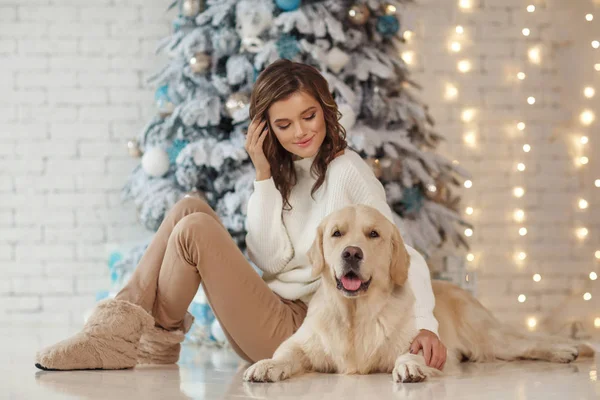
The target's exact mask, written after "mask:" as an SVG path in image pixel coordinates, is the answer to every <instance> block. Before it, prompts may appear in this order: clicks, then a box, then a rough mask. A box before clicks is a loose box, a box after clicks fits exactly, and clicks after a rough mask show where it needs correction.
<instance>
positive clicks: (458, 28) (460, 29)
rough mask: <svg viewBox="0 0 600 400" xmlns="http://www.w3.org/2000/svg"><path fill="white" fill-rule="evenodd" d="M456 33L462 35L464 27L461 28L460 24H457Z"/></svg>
mask: <svg viewBox="0 0 600 400" xmlns="http://www.w3.org/2000/svg"><path fill="white" fill-rule="evenodd" d="M456 33H458V34H459V35H462V34H463V33H465V28H463V27H462V25H458V26H457V27H456Z"/></svg>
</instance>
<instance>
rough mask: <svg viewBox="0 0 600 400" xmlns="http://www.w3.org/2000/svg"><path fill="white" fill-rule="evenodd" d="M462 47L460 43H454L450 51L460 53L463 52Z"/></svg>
mask: <svg viewBox="0 0 600 400" xmlns="http://www.w3.org/2000/svg"><path fill="white" fill-rule="evenodd" d="M461 48H462V46H461V45H460V43H459V42H452V43H451V44H450V50H452V51H453V52H455V53H458V52H459V51H460V50H461Z"/></svg>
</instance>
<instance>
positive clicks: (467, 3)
mask: <svg viewBox="0 0 600 400" xmlns="http://www.w3.org/2000/svg"><path fill="white" fill-rule="evenodd" d="M458 5H459V7H460V8H462V9H463V10H469V9H471V7H473V4H472V3H471V0H460V1H459V2H458Z"/></svg>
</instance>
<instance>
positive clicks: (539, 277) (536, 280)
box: [533, 274, 542, 282]
mask: <svg viewBox="0 0 600 400" xmlns="http://www.w3.org/2000/svg"><path fill="white" fill-rule="evenodd" d="M541 280H542V276H541V275H540V274H535V275H533V281H534V282H539V281H541Z"/></svg>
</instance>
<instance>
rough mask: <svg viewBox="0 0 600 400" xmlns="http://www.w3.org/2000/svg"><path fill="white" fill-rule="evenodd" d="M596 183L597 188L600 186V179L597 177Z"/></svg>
mask: <svg viewBox="0 0 600 400" xmlns="http://www.w3.org/2000/svg"><path fill="white" fill-rule="evenodd" d="M594 185H595V186H596V187H597V188H600V179H596V180H595V181H594Z"/></svg>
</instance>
